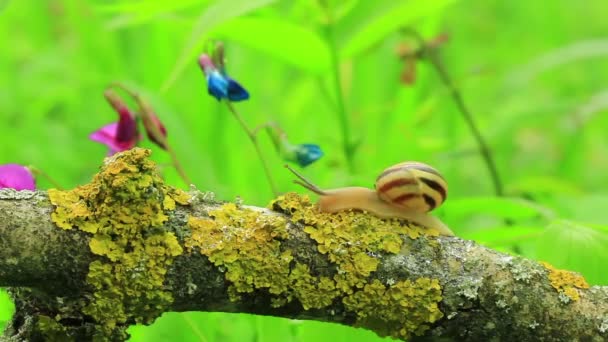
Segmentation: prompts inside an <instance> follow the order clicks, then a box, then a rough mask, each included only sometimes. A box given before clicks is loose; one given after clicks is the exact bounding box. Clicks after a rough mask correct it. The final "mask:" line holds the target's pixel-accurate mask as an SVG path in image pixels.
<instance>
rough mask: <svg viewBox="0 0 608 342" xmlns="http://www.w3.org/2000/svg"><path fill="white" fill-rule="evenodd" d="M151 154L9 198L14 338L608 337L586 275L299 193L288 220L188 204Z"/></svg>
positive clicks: (288, 203) (0, 210) (1, 256)
mask: <svg viewBox="0 0 608 342" xmlns="http://www.w3.org/2000/svg"><path fill="white" fill-rule="evenodd" d="M148 154H149V152H148V151H146V150H139V149H135V150H133V151H131V152H126V153H122V154H119V155H117V156H115V157H113V158H111V159H108V161H107V162H106V164H105V165H104V166H103V167H102V170H101V171H100V173H99V174H98V175H97V176H96V177H95V179H94V180H93V181H92V182H91V184H88V185H85V186H84V187H80V188H77V189H75V190H74V191H71V192H57V191H54V192H53V191H50V192H49V193H46V192H42V191H39V192H26V191H22V192H16V191H12V190H7V189H4V190H0V286H2V287H8V288H9V292H10V293H11V295H12V296H13V299H14V300H15V304H16V308H17V312H16V314H15V316H14V317H13V319H12V321H11V323H10V325H9V326H8V327H7V329H6V331H5V332H4V337H1V338H0V340H2V339H4V340H7V341H13V340H14V341H17V340H24V339H25V340H32V341H36V340H53V339H57V340H69V339H71V340H79V341H82V340H85V341H86V340H92V339H94V338H100V339H106V340H124V339H125V338H126V333H125V329H126V327H127V326H128V325H130V324H133V323H136V322H143V323H150V322H152V321H153V320H154V318H156V317H158V316H159V315H160V314H161V313H162V312H163V311H221V312H243V313H253V314H260V315H273V316H281V317H288V318H298V319H313V320H320V321H328V322H335V323H340V324H346V325H351V326H360V327H364V328H367V329H371V330H374V331H375V332H377V333H378V334H380V335H383V336H384V335H391V336H394V337H397V338H401V339H406V338H408V339H410V340H416V339H428V338H436V337H441V338H445V339H453V340H459V341H465V340H470V341H481V340H518V341H539V340H542V341H564V340H584V341H592V340H593V341H603V340H606V339H607V338H608V287H599V286H594V287H591V288H588V286H586V283H585V282H584V279H582V277H580V276H578V275H576V274H574V273H570V272H567V271H561V270H556V269H554V268H553V267H551V266H550V265H548V264H540V263H537V262H535V261H531V260H527V259H523V258H519V257H514V256H510V255H506V254H502V253H499V252H496V251H493V250H490V249H488V248H485V247H483V246H480V245H477V244H475V243H474V242H471V241H465V240H462V239H459V238H458V237H444V236H433V234H434V232H432V231H426V230H424V229H423V228H421V227H416V226H414V225H411V224H405V223H403V222H391V221H386V220H380V219H376V218H373V217H371V216H369V215H368V214H365V213H354V212H346V213H341V214H336V215H326V214H318V213H316V212H315V210H314V207H313V206H312V205H311V204H310V203H309V202H308V201H307V199H306V198H302V197H299V196H297V195H295V194H288V195H286V196H284V197H282V198H280V199H279V200H277V201H275V202H274V203H273V205H272V208H273V209H274V210H270V209H265V208H255V207H248V206H241V205H235V204H233V203H224V204H220V203H216V202H213V201H207V200H205V194H202V193H200V192H198V191H192V192H190V193H189V194H188V196H185V197H184V196H183V195H184V194H181V193H179V192H178V191H177V190H175V189H171V188H169V187H167V186H166V185H164V184H162V181H161V180H159V179H160V177H158V175H156V174H155V171H154V170H153V166H151V164H150V162H149V160H148V159H147V156H148ZM142 177H143V178H142ZM150 177H152V178H150ZM134 184H136V185H137V184H139V185H138V186H134ZM180 198H181V199H180ZM184 198H188V200H187V201H184V200H183V199H184ZM142 201H143V202H142ZM171 201H175V202H178V203H180V202H181V203H183V205H179V204H178V205H172V204H171ZM142 203H146V204H147V205H152V207H145V206H142V205H143V204H142ZM131 205H133V206H131ZM62 208H63V209H62ZM66 208H67V209H69V210H64V209H66ZM150 208H152V209H153V208H160V209H161V210H158V211H154V210H152V209H150ZM85 209H86V210H85ZM125 210H126V211H125ZM125 212H128V213H129V215H131V216H128V217H136V218H137V220H136V221H135V222H128V217H127V216H124V217H123V216H121V215H122V214H123V213H125ZM137 215H143V216H137ZM155 215H156V216H155ZM150 217H152V218H154V217H157V218H159V221H155V220H154V219H150V220H149V221H147V220H148V218H150ZM163 217H164V219H163ZM91 222H94V224H92V223H91ZM159 222H160V223H159ZM62 228H63V229H62ZM100 279H101V281H100ZM140 279H142V280H141V281H140Z"/></svg>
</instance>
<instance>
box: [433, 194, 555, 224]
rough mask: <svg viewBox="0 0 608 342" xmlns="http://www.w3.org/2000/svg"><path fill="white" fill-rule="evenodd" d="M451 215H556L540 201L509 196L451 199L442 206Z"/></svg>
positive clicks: (508, 216) (501, 216)
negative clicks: (539, 202)
mask: <svg viewBox="0 0 608 342" xmlns="http://www.w3.org/2000/svg"><path fill="white" fill-rule="evenodd" d="M442 208H443V209H444V211H445V213H446V214H447V215H450V216H475V215H483V214H486V215H492V216H495V217H497V218H504V219H513V220H524V219H532V218H537V217H539V216H542V217H554V214H553V212H552V211H550V210H549V209H548V208H546V207H543V206H541V205H540V204H538V203H535V202H531V201H527V200H525V199H521V198H515V197H514V198H509V197H490V196H487V197H486V196H480V197H464V198H455V199H451V200H450V201H449V202H447V203H446V204H445V205H444V206H443V207H442Z"/></svg>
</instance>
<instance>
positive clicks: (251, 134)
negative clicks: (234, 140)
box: [224, 100, 279, 196]
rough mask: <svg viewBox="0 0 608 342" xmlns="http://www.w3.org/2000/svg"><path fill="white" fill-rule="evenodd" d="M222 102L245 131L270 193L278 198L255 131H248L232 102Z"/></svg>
mask: <svg viewBox="0 0 608 342" xmlns="http://www.w3.org/2000/svg"><path fill="white" fill-rule="evenodd" d="M224 102H225V103H226V106H228V110H230V112H231V113H232V115H234V117H235V118H236V120H237V121H238V122H239V124H240V125H241V127H242V128H243V130H244V131H245V133H246V134H247V136H248V137H249V140H251V143H252V144H253V146H254V147H255V151H256V153H257V154H258V158H260V161H261V162H262V167H263V168H264V173H265V174H266V178H267V179H268V184H270V189H271V190H272V193H273V194H274V196H278V195H279V191H278V190H277V187H276V185H275V183H274V180H273V179H272V173H270V168H269V167H268V163H267V162H266V158H264V155H263V154H262V149H261V148H260V145H259V144H258V141H257V138H256V133H257V130H256V131H255V132H254V131H252V130H250V129H249V127H247V124H246V123H245V120H243V117H242V116H241V115H240V114H239V112H237V110H236V108H234V105H232V102H230V101H229V100H224Z"/></svg>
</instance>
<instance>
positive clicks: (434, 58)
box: [406, 29, 504, 196]
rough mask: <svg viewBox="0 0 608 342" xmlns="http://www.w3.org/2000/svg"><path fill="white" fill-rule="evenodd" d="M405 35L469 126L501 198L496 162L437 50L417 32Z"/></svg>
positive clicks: (495, 189) (408, 31)
mask: <svg viewBox="0 0 608 342" xmlns="http://www.w3.org/2000/svg"><path fill="white" fill-rule="evenodd" d="M406 33H408V34H410V35H411V36H413V37H414V39H416V41H417V43H418V45H419V47H420V49H422V50H421V52H422V55H423V56H424V57H426V58H427V59H428V60H429V61H430V62H431V64H432V65H433V68H434V69H435V71H436V72H437V74H438V75H439V78H440V79H441V82H442V83H443V84H444V86H445V87H446V88H447V89H448V90H449V92H450V95H451V96H452V99H453V100H454V102H455V103H456V106H457V107H458V110H459V111H460V113H461V114H462V116H463V118H464V120H465V122H466V123H467V125H468V126H469V129H470V131H471V133H472V134H473V137H474V138H475V140H476V141H477V145H478V146H479V152H480V153H481V156H482V158H483V160H484V162H485V164H486V167H487V169H488V171H489V172H490V177H491V179H492V183H493V185H494V192H495V193H496V195H497V196H502V195H503V194H504V193H503V185H502V181H501V179H500V175H499V174H498V168H497V166H496V162H495V161H494V158H493V156H492V152H491V150H490V148H489V146H488V144H487V142H486V141H485V139H484V138H483V135H482V134H481V131H480V130H479V128H478V126H477V123H476V122H475V119H474V118H473V115H472V114H471V112H470V111H469V109H468V108H467V106H466V105H465V103H464V100H463V98H462V95H461V94H460V91H459V90H458V88H456V86H455V85H454V82H452V79H451V78H450V75H449V74H448V72H447V70H446V69H445V67H444V65H443V63H442V61H441V58H440V57H439V54H438V50H437V49H436V48H433V47H432V46H430V45H428V44H426V43H425V41H424V39H423V38H422V36H421V35H420V33H418V32H417V31H415V30H413V29H407V30H406Z"/></svg>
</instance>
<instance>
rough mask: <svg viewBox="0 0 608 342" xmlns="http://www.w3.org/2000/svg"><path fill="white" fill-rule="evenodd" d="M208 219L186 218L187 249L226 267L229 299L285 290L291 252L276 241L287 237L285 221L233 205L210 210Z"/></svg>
mask: <svg viewBox="0 0 608 342" xmlns="http://www.w3.org/2000/svg"><path fill="white" fill-rule="evenodd" d="M209 215H210V217H211V218H213V219H210V218H196V217H190V219H189V220H188V226H189V227H190V229H191V236H190V238H188V239H186V242H185V246H186V247H187V248H191V249H192V248H194V247H197V248H198V249H199V251H200V252H201V253H202V254H204V255H206V256H208V257H209V260H210V261H211V262H213V263H214V264H215V265H216V266H224V267H226V279H227V280H229V281H230V282H231V283H232V285H231V286H230V288H229V295H230V298H231V299H232V300H238V298H239V293H249V292H253V290H254V289H267V290H268V292H269V293H271V294H274V295H278V294H281V293H284V292H286V290H287V289H288V287H289V283H288V281H289V280H288V275H289V264H290V262H291V261H292V259H293V257H292V255H291V251H289V250H281V243H280V241H279V239H285V238H286V237H287V230H286V227H285V226H286V221H285V219H284V218H282V217H280V216H269V215H263V214H261V213H259V212H256V211H253V210H251V209H240V208H238V207H237V206H236V205H235V204H233V203H228V204H224V205H223V206H221V207H219V208H217V209H215V210H210V211H209Z"/></svg>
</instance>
